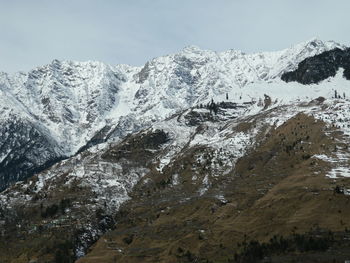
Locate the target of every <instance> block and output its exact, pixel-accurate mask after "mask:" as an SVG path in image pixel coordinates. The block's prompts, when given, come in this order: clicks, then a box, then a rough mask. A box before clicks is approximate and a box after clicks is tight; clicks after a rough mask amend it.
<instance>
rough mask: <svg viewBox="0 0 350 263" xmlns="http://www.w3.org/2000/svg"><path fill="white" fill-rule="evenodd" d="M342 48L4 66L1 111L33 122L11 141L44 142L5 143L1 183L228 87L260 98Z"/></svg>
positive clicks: (315, 43) (315, 44) (221, 94)
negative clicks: (316, 58) (136, 62)
mask: <svg viewBox="0 0 350 263" xmlns="http://www.w3.org/2000/svg"><path fill="white" fill-rule="evenodd" d="M334 48H340V49H344V48H345V47H344V46H342V45H339V44H337V43H334V42H322V41H319V40H316V39H313V40H310V41H307V42H305V43H301V44H298V45H296V46H293V47H291V48H289V49H285V50H282V51H279V52H265V53H258V54H244V53H242V52H239V51H233V50H230V51H226V52H213V51H207V50H200V49H199V48H196V47H188V48H185V49H184V50H182V51H181V52H179V53H177V54H173V55H168V56H164V57H160V58H155V59H153V60H151V61H149V62H147V63H146V64H145V66H144V67H142V68H141V67H140V68H139V67H130V66H126V65H118V66H109V65H105V64H102V63H99V62H70V61H57V60H54V61H53V62H52V63H51V64H49V65H46V66H42V67H38V68H36V69H34V70H32V71H30V72H29V73H16V74H13V75H9V74H6V73H1V74H0V90H1V92H2V94H1V95H2V99H3V100H4V101H11V102H12V103H3V104H1V107H2V109H1V111H6V110H7V109H10V110H11V111H13V112H14V114H13V116H15V117H14V118H13V119H14V120H15V119H21V120H22V119H23V120H27V121H26V122H25V123H26V124H25V126H26V127H25V128H20V127H18V128H16V129H12V130H11V131H9V132H10V133H11V134H12V135H11V138H12V139H11V140H13V142H11V143H10V144H11V145H17V146H18V147H17V148H23V147H24V145H25V143H26V142H28V141H30V142H32V143H33V144H35V145H38V146H35V147H31V148H30V149H28V150H26V151H25V154H24V152H21V151H17V150H16V149H17V148H15V149H12V148H11V150H12V151H13V154H12V155H8V151H9V150H10V148H9V147H7V146H6V147H3V149H2V150H1V151H0V156H1V158H0V159H4V158H5V156H7V161H6V163H1V165H0V170H2V171H3V175H2V179H1V181H0V189H4V188H5V187H6V186H7V185H9V184H10V183H11V182H15V181H17V180H23V179H25V178H27V177H28V176H30V175H32V174H33V173H34V172H35V171H38V170H41V169H42V168H43V167H46V165H44V166H43V164H45V163H52V162H55V161H56V160H57V159H60V158H66V157H68V156H71V155H74V154H76V153H77V152H79V151H83V150H85V149H87V148H89V147H90V146H93V145H95V144H98V143H102V142H105V141H118V140H120V139H121V138H123V137H124V136H125V135H127V134H128V133H132V132H135V131H138V130H140V129H142V128H145V127H148V126H149V125H151V124H152V123H155V122H156V121H160V120H163V119H164V118H166V117H168V116H170V115H172V114H174V113H176V112H178V111H181V110H184V109H187V108H189V107H192V106H194V105H197V104H201V103H202V104H205V103H208V102H210V100H211V99H214V100H216V101H221V100H223V99H224V98H225V96H226V94H227V96H229V98H230V99H233V98H234V99H235V100H238V98H241V99H242V100H241V102H243V101H248V100H258V99H259V98H260V97H262V94H260V93H262V92H258V93H259V96H256V94H254V96H253V97H252V96H251V93H250V92H249V90H248V92H246V89H245V88H246V87H248V86H249V85H254V84H257V83H261V82H263V83H267V82H270V81H277V82H278V81H279V78H280V76H281V75H282V74H283V73H284V72H287V71H291V70H295V69H296V68H297V66H298V63H299V62H301V61H302V60H304V59H305V58H307V57H310V56H313V55H316V54H321V53H323V52H324V51H327V50H332V49H334ZM254 93H256V92H255V91H254ZM4 116H5V117H4V118H1V124H2V126H5V125H10V126H11V125H12V117H10V118H8V117H6V115H4ZM11 116H12V115H11ZM21 126H23V125H22V124H21ZM33 129H34V130H40V132H39V134H40V136H39V135H35V136H36V137H37V139H36V138H35V136H33V135H30V133H28V134H29V135H28V136H23V131H26V130H28V131H30V130H33ZM17 131H18V132H17ZM21 131H22V132H21ZM17 133H18V134H17ZM19 138H21V139H19ZM2 144H7V142H6V141H5V139H4V138H2V139H0V145H2ZM39 145H41V146H39ZM22 146H23V147H22ZM38 147H39V148H40V147H41V148H42V149H45V150H44V151H45V152H46V154H43V155H42V156H41V157H40V158H38V157H37V154H36V151H37V148H38ZM31 149H32V150H31ZM24 155H25V156H24ZM11 156H16V158H15V159H12V157H11ZM19 159H30V165H29V166H30V168H28V169H27V168H26V167H24V166H23V167H21V171H22V172H21V173H19V172H18V171H19V170H18V169H12V168H11V167H12V166H13V164H15V163H18V162H17V161H16V160H19ZM8 164H11V165H10V166H9V165H8Z"/></svg>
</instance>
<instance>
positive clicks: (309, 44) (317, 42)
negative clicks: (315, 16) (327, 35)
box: [296, 37, 346, 50]
mask: <svg viewBox="0 0 350 263" xmlns="http://www.w3.org/2000/svg"><path fill="white" fill-rule="evenodd" d="M296 46H299V47H305V48H312V49H315V48H320V47H321V48H322V47H323V48H327V49H328V50H330V49H334V48H340V49H344V48H346V46H344V45H342V44H339V43H337V42H335V41H323V40H321V39H319V38H317V37H313V38H311V39H309V40H307V41H305V42H302V43H299V44H297V45H296Z"/></svg>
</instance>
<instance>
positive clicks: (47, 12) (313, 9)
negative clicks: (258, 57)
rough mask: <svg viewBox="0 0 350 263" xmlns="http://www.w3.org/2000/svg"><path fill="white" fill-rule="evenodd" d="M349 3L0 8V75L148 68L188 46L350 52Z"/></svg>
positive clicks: (280, 0)
mask: <svg viewBox="0 0 350 263" xmlns="http://www.w3.org/2000/svg"><path fill="white" fill-rule="evenodd" d="M349 10H350V1H348V0H329V1H327V0H0V32H1V34H0V37H1V38H0V71H7V72H14V71H19V70H24V71H28V70H30V69H31V68H34V67H36V66H39V65H43V64H47V63H50V61H52V60H53V59H61V60H62V59H63V60H64V59H67V60H79V61H86V60H98V61H102V62H106V63H109V64H119V63H125V64H131V65H142V64H144V63H145V62H146V61H147V60H149V59H151V58H153V57H157V56H161V55H165V54H169V53H174V52H177V51H179V50H181V49H182V48H183V47H185V46H188V45H196V46H199V47H200V48H203V49H211V50H216V51H222V50H226V49H239V50H242V51H244V52H247V53H248V52H256V51H270V50H279V49H283V48H287V47H290V46H291V45H293V44H296V43H299V42H302V41H306V40H308V39H310V38H312V37H317V38H320V39H321V40H334V41H336V42H340V43H342V44H345V45H349V44H350V34H349V32H350V19H349V15H348V13H349Z"/></svg>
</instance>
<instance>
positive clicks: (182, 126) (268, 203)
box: [0, 40, 350, 263]
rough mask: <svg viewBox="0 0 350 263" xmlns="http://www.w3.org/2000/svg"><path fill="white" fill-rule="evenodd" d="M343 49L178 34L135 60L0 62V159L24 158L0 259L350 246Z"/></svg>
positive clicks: (235, 254)
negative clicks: (0, 70) (267, 48)
mask: <svg viewBox="0 0 350 263" xmlns="http://www.w3.org/2000/svg"><path fill="white" fill-rule="evenodd" d="M347 52H348V49H346V48H345V47H344V46H341V45H339V44H336V43H334V42H322V41H319V40H311V41H308V42H306V43H302V44H299V45H296V46H294V47H292V48H289V49H285V50H283V51H279V52H269V53H259V54H244V53H242V52H237V51H232V50H230V51H226V52H221V53H217V52H213V51H207V50H200V49H198V48H196V47H188V48H185V49H184V50H182V51H181V52H180V53H177V54H174V55H169V56H164V57H160V58H155V59H153V60H151V61H149V62H148V63H147V64H146V65H145V66H144V67H140V68H137V67H130V66H125V65H123V66H116V67H112V66H107V65H104V64H102V63H96V62H86V63H78V62H60V61H54V62H53V63H52V64H50V65H48V66H44V67H41V68H38V69H36V70H34V71H33V72H30V73H28V74H24V73H23V74H22V73H21V74H17V75H14V76H9V75H7V74H3V75H2V78H1V79H2V80H1V81H2V82H1V83H2V84H1V86H0V87H1V92H2V94H4V96H2V97H1V96H0V100H3V104H0V105H5V106H4V107H3V109H2V110H1V111H2V113H3V115H2V116H4V117H3V119H1V120H3V121H4V123H6V125H4V126H3V128H2V129H4V130H3V134H4V138H7V139H8V140H7V144H6V143H4V142H2V144H1V145H2V148H1V149H2V150H3V151H2V152H1V153H3V155H2V156H3V157H2V159H1V160H2V162H1V165H3V166H2V167H10V165H9V164H11V165H12V166H11V167H15V168H16V169H18V170H17V171H16V170H13V171H12V170H11V169H8V170H7V171H8V172H7V174H6V176H3V178H4V179H3V180H7V182H6V184H4V185H6V186H7V185H9V186H8V187H7V188H6V189H5V190H4V191H3V192H1V194H0V255H1V262H6V263H7V262H38V263H41V262H74V261H76V262H79V263H82V262H316V261H317V262H333V261H335V262H344V261H345V260H346V259H349V258H350V249H349V245H350V243H349V242H348V240H349V238H350V237H349V229H350V225H349V222H350V220H349V219H350V212H349V209H347V206H348V202H349V193H350V179H349V177H350V173H349V170H348V167H349V157H350V150H349V148H348V144H349V138H350V137H349V135H350V125H349V124H348V122H349V120H350V101H349V100H347V95H346V94H347V93H348V91H349V90H350V82H349V81H348V80H347V70H348V68H347V64H346V60H347V55H346V54H347ZM307 67H310V70H308V69H307ZM316 69H318V70H319V71H316ZM318 72H319V73H320V72H321V73H322V74H323V73H324V74H323V75H322V76H321V77H320V76H318V75H319V73H318ZM321 73H320V74H321ZM286 76H288V77H286ZM304 84H309V85H304ZM23 87H25V88H23ZM24 91H27V92H24ZM31 93H33V94H36V96H32V95H30V94H31ZM335 94H337V95H335ZM338 94H341V96H338ZM343 94H344V95H343ZM30 96H32V97H33V99H32V100H35V101H36V103H37V104H36V105H37V107H36V106H35V107H33V106H32V107H29V102H28V101H29V99H27V98H28V97H30ZM2 98H6V99H2ZM8 101H10V102H11V103H9V102H8ZM5 103H7V104H5ZM14 105H15V106H14ZM53 109H58V110H53ZM14 116H16V117H14ZM5 120H6V122H5ZM15 120H16V121H15ZM12 121H13V122H12ZM14 123H15V124H16V125H15V124H14ZM32 126H33V127H34V128H31V127H32ZM19 128H21V129H20V130H18V131H16V129H19ZM16 134H19V135H18V136H16ZM24 145H25V146H26V147H24ZM20 150H22V151H20ZM17 153H18V154H17ZM40 153H42V154H40ZM43 153H45V154H43ZM20 156H24V157H20ZM61 157H64V158H65V159H64V160H61V161H58V160H57V161H56V159H54V158H61ZM22 158H23V159H24V158H26V159H25V160H26V161H25V162H21V160H22ZM39 160H40V164H43V165H46V162H47V161H50V160H54V161H53V162H54V163H53V164H52V165H51V166H46V167H45V169H44V167H40V166H37V164H39ZM29 162H31V165H29V164H28V165H27V163H29ZM5 164H6V165H7V166H5ZM21 165H22V166H21ZM21 167H24V168H23V169H22V168H21ZM29 167H30V168H33V169H34V168H35V167H39V168H41V169H44V170H42V171H39V170H35V171H34V170H29ZM26 169H28V170H27V171H28V173H27V174H25V175H24V174H20V176H17V177H16V176H12V175H11V176H12V177H10V174H11V173H12V174H15V175H16V173H18V171H22V172H23V171H25V170H26ZM31 174H34V175H33V176H30V175H31ZM8 178H10V179H8ZM23 178H27V179H26V180H25V181H21V182H17V183H16V184H13V185H10V184H11V183H10V182H14V181H17V180H22V179H23Z"/></svg>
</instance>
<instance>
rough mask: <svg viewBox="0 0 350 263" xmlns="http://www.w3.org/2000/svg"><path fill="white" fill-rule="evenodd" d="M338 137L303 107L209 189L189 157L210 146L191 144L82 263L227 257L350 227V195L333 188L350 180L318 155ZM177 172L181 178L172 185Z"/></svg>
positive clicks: (142, 187)
mask: <svg viewBox="0 0 350 263" xmlns="http://www.w3.org/2000/svg"><path fill="white" fill-rule="evenodd" d="M325 132H327V133H328V134H330V135H328V136H327V135H326V133H325ZM337 136H338V137H339V136H341V135H340V134H339V133H336V132H335V131H333V130H326V128H325V124H324V123H323V122H321V121H316V120H315V119H313V118H312V117H309V116H306V115H304V114H299V115H297V116H296V117H294V118H292V119H290V120H289V121H287V122H286V123H285V124H284V125H282V126H281V127H279V128H278V129H276V130H272V131H271V132H270V133H269V134H268V135H267V137H266V139H265V140H264V141H263V142H262V143H261V144H260V145H258V146H257V147H256V148H255V149H254V150H252V151H251V152H250V153H248V154H247V155H246V156H245V157H243V158H241V159H240V160H239V161H238V163H237V165H236V168H235V169H234V171H233V172H232V173H231V174H229V175H227V176H223V177H220V178H217V179H215V180H214V179H212V185H211V189H210V190H209V191H208V192H206V193H205V194H204V195H202V196H199V195H198V192H197V189H198V188H197V186H196V184H193V183H192V181H191V180H190V178H191V174H192V173H193V171H192V170H191V165H190V164H191V163H194V160H195V154H196V151H199V150H201V151H205V150H206V151H208V152H210V149H192V150H188V151H187V152H185V153H184V154H183V155H182V156H180V157H179V158H178V160H177V161H176V162H175V163H174V164H173V166H172V167H170V168H168V170H165V173H164V175H159V174H156V175H150V177H152V176H155V178H152V179H154V181H155V182H158V183H151V184H145V183H144V182H145V180H143V181H142V182H140V184H139V185H138V186H137V187H136V188H135V191H134V194H133V198H132V199H131V200H130V201H129V202H127V203H125V205H124V206H123V208H122V209H121V211H120V212H119V220H118V224H117V226H116V229H115V230H114V231H111V232H109V233H107V234H106V235H105V236H103V237H102V238H101V239H100V240H99V241H98V242H97V243H96V244H95V245H94V246H93V247H92V248H91V251H90V253H89V254H88V255H87V256H86V257H84V258H82V259H80V260H78V261H77V262H79V263H82V262H191V260H192V261H194V260H198V261H197V262H207V261H208V262H228V261H229V260H232V259H233V254H234V253H235V252H236V251H239V248H237V243H238V242H242V241H243V240H251V239H258V240H260V241H267V240H269V239H270V238H271V237H272V236H273V235H275V234H279V235H285V236H286V235H290V234H291V233H294V232H299V233H303V232H305V231H308V230H310V228H315V227H317V228H324V229H329V230H333V231H343V230H344V229H345V228H346V227H347V228H349V227H350V225H349V222H350V221H349V219H350V210H349V209H348V207H349V197H348V196H345V195H340V194H334V191H333V189H334V188H335V184H343V185H350V180H349V179H347V178H344V179H339V180H338V181H337V182H334V181H333V180H332V179H329V178H327V177H326V176H325V174H326V172H327V170H329V168H330V167H329V164H327V163H325V162H323V161H320V160H318V159H316V158H313V157H312V156H313V155H314V154H320V153H325V154H328V155H331V154H332V151H334V148H335V147H334V146H335V145H336V144H337V147H338V148H341V147H344V145H341V143H339V142H337V141H336V140H335V139H336V138H337ZM333 137H334V138H335V139H334V138H333ZM180 167H182V168H180ZM196 169H197V171H198V170H201V169H200V168H199V167H197V168H196ZM174 173H178V174H179V175H180V178H181V179H180V181H181V183H180V185H177V186H173V185H170V184H168V182H169V178H171V176H172V175H173V174H174ZM205 173H206V169H205V168H203V169H202V172H201V176H202V177H204V174H205ZM145 179H146V178H145ZM349 188H350V187H349ZM219 194H222V195H224V197H225V199H226V200H227V201H228V202H227V203H226V202H223V201H220V200H219V199H218V198H217V195H219Z"/></svg>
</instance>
